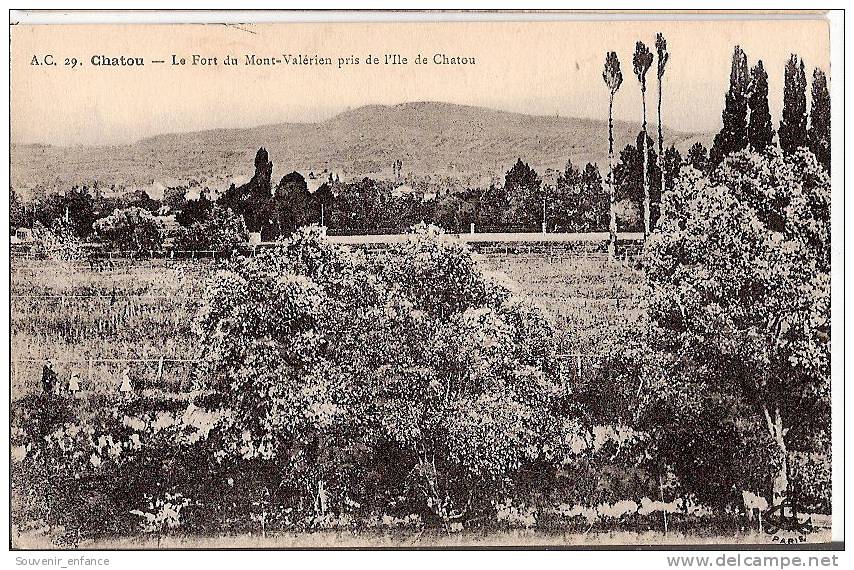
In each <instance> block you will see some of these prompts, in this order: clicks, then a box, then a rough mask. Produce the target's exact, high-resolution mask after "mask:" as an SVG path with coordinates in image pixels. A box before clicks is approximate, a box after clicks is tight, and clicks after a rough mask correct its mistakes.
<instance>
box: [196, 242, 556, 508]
mask: <svg viewBox="0 0 854 570" xmlns="http://www.w3.org/2000/svg"><path fill="white" fill-rule="evenodd" d="M260 315H264V316H265V317H264V318H263V319H261V318H259V316H260ZM197 326H198V332H199V334H200V339H201V345H202V346H203V347H204V354H203V356H204V360H205V362H207V363H208V364H207V366H206V368H205V370H204V371H203V372H202V373H201V375H200V378H205V379H209V380H205V384H206V386H207V387H209V388H213V389H214V390H216V391H217V392H218V394H219V397H220V398H221V402H222V406H223V407H224V408H227V409H229V410H230V414H229V415H228V419H227V420H226V423H225V424H224V428H223V429H224V433H225V434H226V441H227V442H228V447H227V450H228V452H229V453H232V454H235V455H236V456H237V457H241V458H243V459H244V460H246V461H261V462H263V463H269V464H270V465H271V466H272V465H275V466H276V467H275V468H276V470H277V471H278V472H280V473H289V474H290V477H291V479H290V481H292V483H291V484H292V485H294V486H295V487H296V488H295V489H293V493H294V494H293V495H291V498H290V502H289V503H288V504H289V505H291V506H292V508H294V509H299V508H303V509H306V508H309V507H307V505H312V506H311V507H310V509H309V510H313V511H314V512H315V515H316V516H321V515H325V514H326V511H327V509H332V508H335V509H338V510H339V514H340V512H342V511H344V512H346V511H347V510H348V508H349V509H350V510H352V508H351V507H348V506H347V505H348V504H349V503H348V501H351V502H355V503H358V504H360V505H371V504H372V503H376V501H379V500H381V499H382V497H383V495H382V494H381V495H379V496H373V497H372V496H370V495H362V494H360V491H361V489H360V487H363V484H359V483H356V482H355V481H348V480H347V479H346V476H342V474H341V473H340V465H341V462H342V461H347V462H348V463H349V464H350V468H349V470H350V471H351V472H356V473H358V472H367V473H373V475H371V476H370V477H372V478H376V477H381V478H383V479H382V482H383V487H382V489H383V490H384V491H385V492H386V493H390V495H391V496H398V497H401V498H402V499H399V500H406V501H407V502H409V503H410V504H412V505H418V504H420V505H422V507H421V508H422V509H424V510H423V511H422V513H423V514H425V515H430V516H431V517H433V518H434V519H436V520H438V521H439V522H441V523H442V524H445V525H450V524H451V523H452V522H463V521H465V520H467V518H468V517H472V516H474V515H475V514H476V513H481V512H483V511H484V510H486V511H487V512H490V511H494V505H495V504H496V501H497V500H498V499H499V498H500V497H502V496H503V495H502V492H506V491H507V489H508V486H512V483H513V480H514V478H515V477H518V476H519V473H520V469H522V468H523V466H526V465H528V466H530V465H532V464H535V463H537V462H543V461H544V462H545V463H546V464H548V463H550V462H551V463H553V462H554V461H556V460H557V458H562V457H563V456H564V454H565V453H566V450H565V449H564V447H563V446H564V445H565V444H564V443H562V442H564V441H566V435H567V434H568V433H569V434H571V433H573V431H572V430H573V428H572V425H573V424H572V422H571V420H570V418H567V419H565V420H561V419H559V418H560V416H559V415H558V416H556V415H555V413H556V412H557V411H558V410H559V409H560V404H561V391H560V389H559V384H558V367H557V363H556V361H554V360H553V358H554V357H553V354H554V351H553V349H550V348H549V345H550V343H551V342H552V340H551V339H553V337H554V334H553V331H552V329H551V325H550V324H549V322H548V320H546V319H545V317H544V315H543V314H542V313H541V312H540V311H539V310H538V309H537V308H536V307H534V306H532V305H531V304H530V303H527V302H525V301H523V300H521V299H516V298H514V297H513V296H512V295H511V294H510V293H509V291H507V290H506V289H504V288H502V287H501V286H499V285H497V284H496V283H494V282H492V281H491V280H490V279H489V278H488V277H487V276H486V275H484V274H483V273H481V271H480V270H479V269H478V268H477V266H476V265H475V264H474V262H473V261H472V259H471V257H470V255H469V253H468V251H467V249H466V247H465V246H464V245H462V244H461V243H457V242H454V241H449V240H447V239H446V238H444V237H443V236H442V235H441V233H439V232H437V230H435V229H433V228H430V227H426V226H424V227H422V228H421V229H418V230H417V232H416V233H415V234H413V237H412V238H411V240H410V241H408V242H407V243H406V244H403V245H401V246H399V247H396V248H394V249H393V250H392V251H390V252H388V253H387V254H386V255H385V256H383V257H382V259H381V260H380V261H378V262H368V261H367V260H364V259H360V258H359V257H358V256H355V255H353V254H351V253H349V252H347V251H346V250H342V249H339V248H337V247H335V246H332V245H331V244H329V243H328V242H326V241H325V240H324V239H322V238H321V237H320V236H319V234H317V233H316V232H315V231H314V230H311V229H302V230H300V231H298V232H296V233H295V234H294V235H293V236H291V237H290V238H288V239H287V240H285V241H283V242H281V244H280V246H279V248H278V249H277V251H275V252H271V253H269V254H262V255H260V256H258V257H256V258H254V259H251V260H246V261H245V262H243V263H240V264H238V265H237V266H235V268H234V269H233V270H232V271H229V272H227V273H223V274H220V275H219V276H217V277H216V279H214V280H213V282H212V283H211V284H210V286H209V287H208V290H207V292H206V294H205V299H204V304H203V307H202V312H201V314H200V318H199V320H198V323H197ZM556 419H557V421H556ZM321 455H322V456H323V457H325V458H326V459H325V460H324V461H316V460H313V459H312V458H317V457H319V456H321ZM371 458H373V461H379V463H376V464H371V463H367V461H369V460H370V459H371ZM354 461H355V462H356V464H355V465H353V464H352V462H354ZM389 461H390V462H391V463H387V462H389ZM295 481H299V482H300V484H299V485H297V484H296V482H295ZM298 499H299V500H298ZM300 506H301V507H300ZM389 506H390V505H389V504H385V505H382V504H381V505H376V504H374V508H378V509H382V508H389Z"/></svg>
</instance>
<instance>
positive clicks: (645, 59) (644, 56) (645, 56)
mask: <svg viewBox="0 0 854 570" xmlns="http://www.w3.org/2000/svg"><path fill="white" fill-rule="evenodd" d="M632 63H633V64H634V70H635V75H636V76H637V78H638V83H640V88H641V102H642V103H641V104H642V109H643V130H642V132H643V137H642V139H641V140H642V141H643V143H642V144H643V148H642V149H641V152H642V153H643V235H644V238H646V237H647V236H648V235H649V231H650V204H649V202H650V200H649V145H648V144H647V133H646V74H647V72H648V71H649V68H650V67H652V52H651V51H649V48H648V47H646V44H645V43H643V42H637V43H636V44H635V55H634V58H633V60H632Z"/></svg>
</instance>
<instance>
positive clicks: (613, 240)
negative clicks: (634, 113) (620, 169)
mask: <svg viewBox="0 0 854 570" xmlns="http://www.w3.org/2000/svg"><path fill="white" fill-rule="evenodd" d="M613 113H614V93H613V92H611V98H610V100H609V102H608V208H609V212H610V222H609V223H608V234H609V235H608V259H610V260H611V261H614V259H616V257H617V191H616V188H614V119H613Z"/></svg>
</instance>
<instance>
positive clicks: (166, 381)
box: [11, 353, 610, 399]
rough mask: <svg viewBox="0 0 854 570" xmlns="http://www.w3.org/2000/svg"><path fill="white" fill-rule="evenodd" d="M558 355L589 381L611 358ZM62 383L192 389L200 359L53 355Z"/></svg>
mask: <svg viewBox="0 0 854 570" xmlns="http://www.w3.org/2000/svg"><path fill="white" fill-rule="evenodd" d="M557 359H558V360H559V361H560V362H561V364H562V372H563V374H564V375H565V378H566V379H567V380H568V381H571V382H573V383H581V382H584V383H587V382H592V381H595V380H596V379H597V378H600V377H601V376H602V375H603V374H607V370H608V366H609V363H610V359H609V357H608V356H603V355H601V354H594V353H564V354H558V355H557ZM51 362H52V364H53V370H54V372H56V374H57V376H58V378H59V382H60V385H61V386H63V387H64V389H66V390H67V386H68V380H69V378H70V377H71V375H72V374H73V373H77V375H78V378H79V381H80V386H81V391H82V392H84V393H86V392H89V393H92V392H94V393H110V392H118V391H119V386H120V385H121V381H122V374H123V372H124V370H125V369H126V368H127V369H129V373H128V377H129V378H130V380H131V384H132V386H133V389H134V391H141V390H146V389H154V390H158V391H161V392H187V391H189V390H190V389H191V373H192V369H193V367H194V366H195V365H196V364H197V363H198V362H199V361H198V360H197V359H192V358H167V357H165V356H160V357H157V358H102V357H80V358H63V359H51ZM44 363H45V359H39V358H14V359H12V361H11V364H12V371H11V372H12V396H13V399H17V398H20V397H22V396H24V395H26V394H28V393H32V392H36V391H39V390H41V378H42V371H43V366H44Z"/></svg>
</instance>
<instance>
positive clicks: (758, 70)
mask: <svg viewBox="0 0 854 570" xmlns="http://www.w3.org/2000/svg"><path fill="white" fill-rule="evenodd" d="M747 104H748V107H749V108H750V122H749V123H748V125H747V138H748V140H749V144H750V150H752V151H754V152H762V151H763V150H765V149H766V148H767V147H769V146H771V145H773V144H774V127H773V126H772V125H771V111H770V110H769V109H768V73H767V72H766V71H765V67H764V66H763V65H762V60H759V61H758V62H757V63H756V65H755V66H754V67H753V69H752V70H751V71H750V95H749V97H748V100H747Z"/></svg>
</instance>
